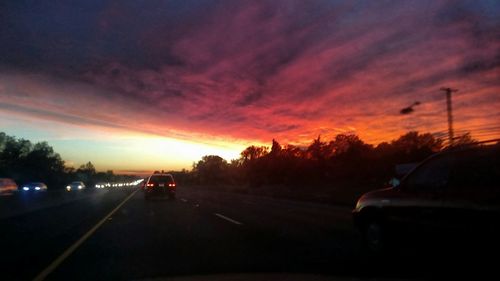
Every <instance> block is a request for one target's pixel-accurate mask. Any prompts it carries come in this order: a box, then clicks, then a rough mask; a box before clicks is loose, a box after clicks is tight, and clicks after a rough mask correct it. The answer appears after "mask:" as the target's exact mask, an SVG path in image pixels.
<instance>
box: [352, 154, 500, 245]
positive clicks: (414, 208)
mask: <svg viewBox="0 0 500 281" xmlns="http://www.w3.org/2000/svg"><path fill="white" fill-rule="evenodd" d="M353 219H354V223H355V225H356V226H357V228H358V229H359V230H360V231H361V233H362V235H363V240H364V243H365V246H366V248H367V249H368V250H369V251H371V252H383V251H385V250H387V249H388V248H392V247H388V246H395V245H394V243H395V242H396V241H398V239H399V238H401V237H403V240H406V242H408V241H412V240H410V239H412V238H416V239H418V238H422V237H425V238H428V237H430V238H431V240H432V239H433V238H444V240H449V238H453V239H455V238H456V237H460V239H462V238H464V239H462V240H460V239H458V238H457V241H460V242H459V243H460V245H457V246H467V244H474V243H476V242H477V241H478V240H483V238H487V237H494V236H495V233H498V232H499V229H500V227H499V226H500V225H499V224H500V145H499V144H496V145H477V146H474V147H467V148H457V149H454V150H449V151H445V152H442V153H438V154H436V155H434V156H431V157H430V158H428V159H427V160H425V161H424V162H422V163H421V164H420V165H418V166H417V167H416V168H415V169H414V170H413V171H412V172H410V173H409V174H408V175H407V176H406V177H404V178H403V179H402V180H401V182H400V183H399V184H396V185H395V186H393V187H391V188H386V189H381V190H376V191H372V192H369V193H366V194H364V195H363V196H362V197H361V198H360V199H359V200H358V202H357V204H356V207H355V209H354V210H353ZM443 234H444V235H443ZM472 236H479V237H476V238H477V239H474V238H472ZM496 239H497V238H496Z"/></svg>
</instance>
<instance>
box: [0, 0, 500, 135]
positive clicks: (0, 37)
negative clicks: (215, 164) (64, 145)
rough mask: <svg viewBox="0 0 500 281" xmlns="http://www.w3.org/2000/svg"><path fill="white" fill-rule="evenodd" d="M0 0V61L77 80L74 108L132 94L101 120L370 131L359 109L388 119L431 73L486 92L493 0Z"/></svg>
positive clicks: (207, 127)
mask: <svg viewBox="0 0 500 281" xmlns="http://www.w3.org/2000/svg"><path fill="white" fill-rule="evenodd" d="M1 5H2V6H1V7H0V8H1V9H0V10H1V11H0V42H1V44H0V53H2V54H5V55H3V56H2V57H0V68H1V69H2V70H1V71H2V72H4V73H9V72H12V71H15V72H16V73H21V74H23V73H27V74H39V75H42V76H43V77H45V79H50V78H47V77H59V78H60V79H63V80H65V81H67V83H70V84H71V83H84V84H87V85H90V86H91V87H92V89H94V88H95V89H98V90H97V91H96V93H93V94H89V93H86V92H83V91H81V90H79V92H78V93H76V92H75V90H74V89H72V88H71V87H69V88H68V92H71V93H72V94H71V95H74V96H75V99H76V98H78V101H80V104H81V106H82V107H88V109H87V111H88V112H93V111H97V110H98V109H96V108H97V107H95V106H93V104H92V101H93V100H94V103H95V100H97V99H99V102H103V103H106V104H105V105H103V107H112V108H115V107H120V106H122V107H123V108H127V109H128V108H129V105H131V104H132V105H133V107H134V110H132V111H127V114H126V115H123V116H120V115H119V114H115V115H111V114H110V115H111V116H112V118H110V119H109V120H103V122H109V123H110V124H111V125H112V124H115V123H116V124H126V122H127V120H128V119H133V120H140V122H142V124H144V126H145V127H148V126H149V127H152V128H153V130H159V131H162V130H163V129H164V130H166V131H175V130H183V131H187V132H198V133H201V134H212V135H217V134H223V135H229V136H231V137H236V138H259V139H270V138H272V137H281V138H290V139H292V137H290V136H302V135H304V136H306V135H311V136H313V135H315V134H317V133H318V132H320V131H321V130H322V129H318V128H320V127H322V126H323V125H324V126H326V125H328V126H326V127H328V128H330V127H334V128H339V130H344V129H345V128H344V127H353V128H354V127H357V130H356V131H364V130H365V131H370V130H371V133H370V135H384V132H382V131H383V128H384V125H379V124H374V122H375V121H373V120H379V121H378V122H381V123H384V122H387V124H390V125H391V126H396V127H397V122H396V121H393V120H392V119H389V118H395V117H394V116H395V115H394V112H396V113H397V112H399V109H400V107H401V105H403V106H404V105H406V103H407V102H408V100H415V97H419V98H420V97H421V95H425V98H424V99H423V101H427V102H437V101H438V100H439V99H440V97H441V96H440V95H439V94H436V93H435V92H438V93H439V91H438V89H439V87H441V86H443V85H452V86H456V87H470V88H478V87H480V85H482V86H483V87H486V86H487V89H484V90H483V91H481V92H477V93H475V94H476V95H479V96H481V98H480V99H486V100H487V99H490V100H493V101H492V104H496V103H498V97H496V96H494V94H492V93H494V92H498V87H499V85H498V83H497V82H495V81H498V65H499V48H500V32H499V30H500V20H499V18H500V17H499V16H498V15H499V13H500V5H499V4H498V2H495V1H492V2H488V1H481V2H478V1H452V2H449V1H418V2H403V1H396V2H380V1H365V2H362V1H360V2H350V1H345V2H344V1H319V0H318V1H252V2H250V1H248V2H247V1H245V2H240V1H229V0H228V1H222V0H221V1H194V0H193V1H191V0H189V1H183V0H176V1H108V2H102V1H81V2H79V3H73V2H65V1H57V2H44V1H29V0H26V1H10V2H3V3H2V4H1ZM495 73H496V74H495ZM26 79H27V80H29V78H26ZM1 86H2V85H0V87H1ZM20 87H21V86H20ZM44 89H45V90H46V91H49V90H48V89H46V88H44ZM0 90H1V88H0ZM8 92H9V90H8V89H4V91H3V92H2V94H3V95H7V94H8ZM63 92H64V91H63ZM61 93H62V92H61ZM97 93H106V95H108V96H107V97H103V98H97V96H98V95H99V94H97ZM429 93H433V94H429ZM60 95H62V94H50V93H47V95H46V96H44V98H47V99H49V100H51V97H52V99H54V100H58V99H59V100H61V99H62V98H61V96H60ZM30 97H31V98H34V97H33V96H30ZM35 98H36V97H35ZM64 99H66V98H64ZM12 102H13V101H12ZM16 102H19V100H16ZM55 103H57V102H55ZM19 106H21V105H19ZM54 108H56V107H54ZM4 109H5V108H4ZM144 109H147V110H144ZM51 110H56V109H51ZM99 110H101V108H100V107H99ZM478 112H479V111H478ZM55 113H57V112H55ZM477 114H480V113H477ZM44 116H47V117H48V115H47V114H45V115H44ZM332 116H333V117H332ZM53 117H55V116H53ZM60 117H61V118H59V119H63V117H64V116H60ZM80 117H81V118H82V119H81V120H80V121H81V122H85V120H87V119H86V118H85V116H78V117H75V118H80ZM68 118H69V119H68V120H69V121H68V122H77V121H78V120H76V119H72V118H71V117H68ZM429 118H430V117H429ZM71 120H73V121H71ZM116 120H118V121H116ZM159 120H160V121H159ZM80 121H78V122H80ZM89 122H90V123H92V120H90V121H89ZM137 122H139V121H137ZM426 122H427V121H426ZM429 122H430V121H429ZM290 124H293V125H290ZM426 124H427V123H426ZM94 125H97V124H94ZM102 125H103V126H105V125H106V124H102ZM370 125H371V126H370ZM134 128H135V127H134ZM399 128H400V127H399ZM429 129H432V128H429ZM391 130H392V129H391ZM394 130H396V131H397V129H394ZM348 131H352V130H351V129H348ZM329 132H330V131H329ZM181 134H183V133H181ZM374 138H376V137H374Z"/></svg>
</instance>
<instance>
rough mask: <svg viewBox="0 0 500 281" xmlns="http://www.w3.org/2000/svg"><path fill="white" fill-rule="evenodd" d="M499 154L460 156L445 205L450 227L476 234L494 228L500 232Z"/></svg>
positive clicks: (475, 152)
mask: <svg viewBox="0 0 500 281" xmlns="http://www.w3.org/2000/svg"><path fill="white" fill-rule="evenodd" d="M498 151H499V150H498V149H496V150H493V149H475V150H469V151H463V152H460V153H458V154H457V157H456V159H457V160H456V163H455V166H454V168H453V170H452V172H451V177H450V184H449V185H448V188H447V190H446V196H445V198H444V202H443V208H444V210H445V213H446V217H447V220H446V221H447V224H448V226H449V227H451V228H454V229H457V230H460V231H468V230H472V231H474V232H478V231H481V232H483V231H486V232H488V231H489V230H491V227H495V228H498V223H499V220H500V217H499V212H500V206H499V205H500V155H499V153H498ZM495 224H496V225H495ZM485 228H488V229H485Z"/></svg>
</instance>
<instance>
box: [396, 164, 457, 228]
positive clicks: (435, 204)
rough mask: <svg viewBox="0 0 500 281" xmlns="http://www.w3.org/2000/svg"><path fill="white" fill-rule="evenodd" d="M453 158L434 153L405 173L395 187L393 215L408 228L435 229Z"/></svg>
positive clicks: (437, 226)
mask: <svg viewBox="0 0 500 281" xmlns="http://www.w3.org/2000/svg"><path fill="white" fill-rule="evenodd" d="M453 161H454V159H453V157H452V155H449V154H442V155H437V156H435V157H432V158H430V159H428V160H427V161H425V162H424V163H423V164H421V165H420V166H418V167H417V168H416V169H415V170H414V171H413V172H411V173H410V174H409V175H408V176H406V177H405V178H404V179H403V181H402V182H401V185H400V186H399V189H400V191H399V193H400V195H399V198H398V200H395V202H393V204H392V205H393V209H394V210H393V215H394V216H395V217H397V219H398V220H400V221H402V222H405V223H406V225H408V226H410V227H412V228H416V229H429V230H432V229H435V228H439V227H440V224H441V223H442V220H443V214H442V207H443V199H444V192H445V189H446V187H447V185H448V183H449V177H450V170H451V167H452V165H453Z"/></svg>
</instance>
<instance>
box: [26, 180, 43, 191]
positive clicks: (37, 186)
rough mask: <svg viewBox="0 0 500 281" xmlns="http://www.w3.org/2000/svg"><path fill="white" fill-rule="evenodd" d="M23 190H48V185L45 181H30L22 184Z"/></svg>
mask: <svg viewBox="0 0 500 281" xmlns="http://www.w3.org/2000/svg"><path fill="white" fill-rule="evenodd" d="M20 189H21V190H22V191H47V186H46V185H45V184H44V183H43V182H29V183H26V184H23V185H21V188H20Z"/></svg>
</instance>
